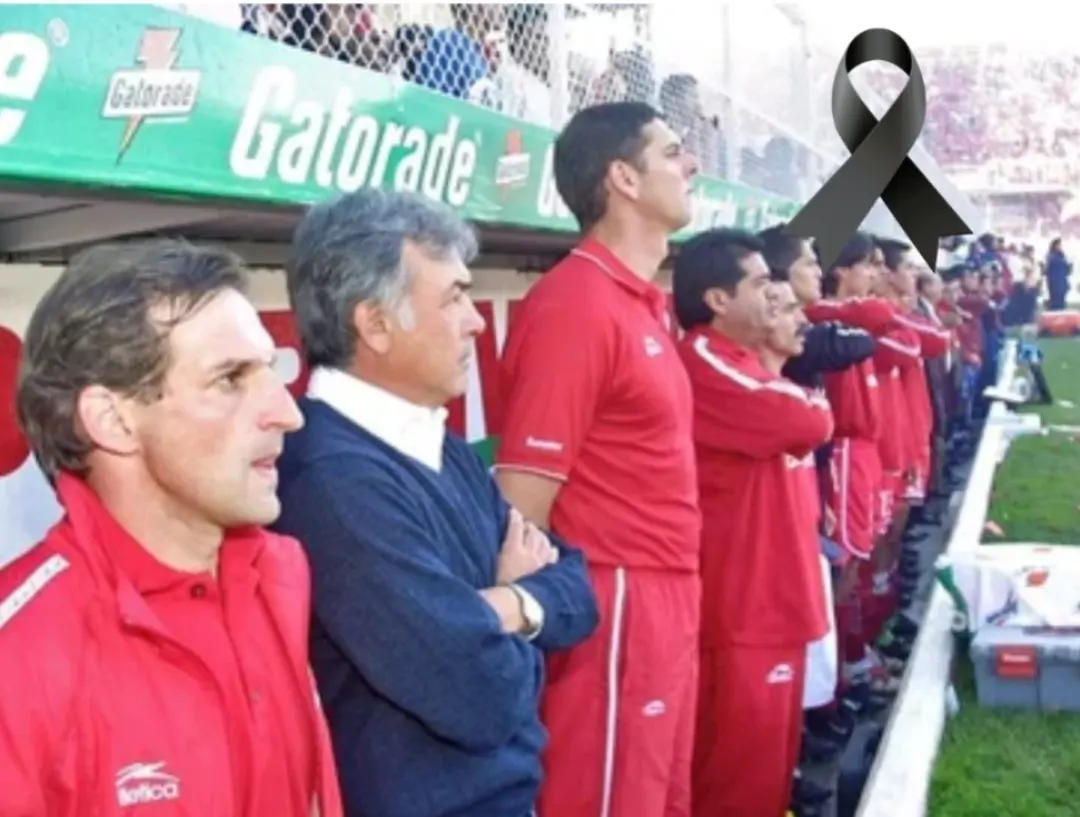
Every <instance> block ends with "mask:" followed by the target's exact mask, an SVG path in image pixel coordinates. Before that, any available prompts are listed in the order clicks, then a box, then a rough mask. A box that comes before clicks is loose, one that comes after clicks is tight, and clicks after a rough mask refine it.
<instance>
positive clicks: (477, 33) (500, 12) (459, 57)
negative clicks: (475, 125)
mask: <svg viewBox="0 0 1080 817" xmlns="http://www.w3.org/2000/svg"><path fill="white" fill-rule="evenodd" d="M450 11H451V12H452V13H453V15H454V28H444V29H441V30H439V31H436V32H435V33H434V34H433V35H432V36H431V37H429V38H428V40H427V46H426V48H425V49H424V53H423V54H421V55H420V58H419V61H418V63H417V66H416V81H417V83H419V84H420V85H423V86H424V87H426V88H430V89H431V90H433V91H438V92H440V93H443V94H447V95H448V96H454V97H458V98H460V99H468V98H469V96H470V94H472V93H474V90H475V89H477V87H478V84H479V83H480V82H481V81H482V80H484V79H486V78H487V77H488V76H489V74H491V73H492V71H493V70H494V69H495V68H497V58H498V52H497V50H495V48H494V46H495V45H496V43H497V42H499V41H501V40H502V38H503V36H504V33H505V30H506V7H505V6H500V5H497V4H482V3H451V4H450ZM493 63H494V64H493Z"/></svg>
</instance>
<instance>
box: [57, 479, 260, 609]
mask: <svg viewBox="0 0 1080 817" xmlns="http://www.w3.org/2000/svg"><path fill="white" fill-rule="evenodd" d="M56 492H57V496H58V498H59V500H60V504H61V505H62V506H63V507H64V510H65V511H66V512H67V520H68V524H69V526H70V528H71V531H72V533H73V538H74V541H75V543H76V546H77V547H78V548H79V550H80V551H81V552H82V553H83V554H84V556H86V557H87V558H88V559H89V560H90V561H91V562H92V563H93V564H95V565H97V566H98V567H99V568H100V569H102V570H103V572H104V574H105V575H106V576H107V577H108V579H109V581H110V583H111V584H112V585H113V586H114V587H115V588H116V592H117V601H118V603H119V605H120V612H121V615H122V616H123V617H124V618H125V620H130V621H132V622H134V623H140V624H143V625H144V626H150V627H151V628H153V629H158V628H159V626H160V625H158V624H157V621H156V617H155V616H153V614H152V613H151V611H150V609H149V607H148V606H147V604H146V601H145V598H146V597H147V596H149V595H153V594H155V593H163V592H167V591H169V590H171V589H175V588H176V587H178V586H180V585H183V584H185V583H188V582H191V581H192V579H193V578H195V577H196V575H197V574H190V573H185V572H183V571H180V570H176V569H174V568H171V567H169V566H168V565H165V564H162V563H161V562H160V561H158V560H157V559H155V558H154V556H153V555H151V554H150V552H149V551H147V550H146V548H145V547H143V545H141V544H140V543H139V542H138V541H136V540H135V538H134V537H133V536H132V535H131V534H130V533H129V532H128V531H127V530H126V529H124V527H123V526H122V525H121V524H120V523H119V522H118V521H117V520H116V519H115V517H113V515H112V514H111V513H109V511H108V509H106V508H105V506H104V504H103V503H102V502H101V499H100V498H99V497H98V495H97V494H96V493H94V491H93V489H92V488H91V487H90V486H89V485H87V484H86V482H85V481H84V480H82V479H80V478H79V477H77V476H75V475H73V474H69V473H62V474H60V476H59V477H58V479H57V482H56ZM266 535H267V534H266V533H265V532H264V531H263V530H262V529H261V528H258V527H254V526H252V527H242V528H236V529H234V530H230V531H228V532H226V534H225V538H224V540H223V541H222V544H221V557H220V558H221V563H220V565H219V575H221V574H223V573H224V572H226V571H227V572H228V573H229V575H230V576H231V577H235V578H236V579H237V580H238V581H244V582H257V581H258V578H259V570H258V568H259V566H260V564H259V563H260V561H261V559H260V557H261V556H262V553H263V549H264V546H265V544H266Z"/></svg>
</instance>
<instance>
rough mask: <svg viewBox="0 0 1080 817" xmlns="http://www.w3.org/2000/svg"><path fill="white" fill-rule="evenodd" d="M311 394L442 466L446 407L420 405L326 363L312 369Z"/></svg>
mask: <svg viewBox="0 0 1080 817" xmlns="http://www.w3.org/2000/svg"><path fill="white" fill-rule="evenodd" d="M307 396H308V397H310V398H311V399H313V400H321V401H322V402H324V403H326V404H327V405H328V406H330V408H332V409H334V410H335V411H337V412H338V413H339V414H342V415H344V416H345V417H347V418H349V419H350V420H352V422H354V423H356V424H357V425H358V426H360V427H361V428H363V429H365V430H366V431H368V432H369V433H371V434H374V435H375V436H376V437H378V438H379V439H380V440H382V441H383V442H384V443H386V444H387V445H389V446H390V447H391V448H393V449H394V450H396V451H398V452H400V453H402V454H404V455H405V456H406V457H411V458H412V459H414V460H416V461H417V462H420V463H422V464H423V465H426V466H427V467H428V468H430V469H431V470H433V471H441V470H442V452H443V440H444V439H445V437H446V409H445V408H437V409H431V408H427V407H425V406H418V405H416V404H415V403H410V402H409V401H408V400H405V399H403V398H401V397H398V396H397V395H396V394H391V393H390V392H388V391H386V390H385V389H381V388H379V387H378V386H373V385H371V384H370V383H366V382H365V381H363V380H361V379H360V378H358V377H355V376H353V375H351V374H349V373H347V372H343V371H340V370H339V369H329V368H326V367H324V366H319V367H316V368H315V370H314V371H313V372H312V373H311V380H310V381H308V389H307Z"/></svg>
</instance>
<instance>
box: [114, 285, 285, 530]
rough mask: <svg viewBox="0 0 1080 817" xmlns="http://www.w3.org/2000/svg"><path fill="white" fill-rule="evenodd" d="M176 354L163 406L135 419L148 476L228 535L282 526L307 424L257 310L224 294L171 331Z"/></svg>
mask: <svg viewBox="0 0 1080 817" xmlns="http://www.w3.org/2000/svg"><path fill="white" fill-rule="evenodd" d="M152 315H154V317H155V318H156V319H158V320H161V319H167V318H168V315H167V314H165V313H164V312H163V311H162V310H160V309H159V310H157V313H156V315H155V314H154V313H153V312H152ZM168 348H169V352H168V354H169V368H168V370H167V372H166V374H165V379H164V382H163V384H162V396H161V398H160V399H158V400H156V401H154V402H152V403H149V404H137V405H136V406H135V408H134V410H133V411H134V417H135V425H136V428H135V429H134V430H133V432H134V434H135V435H136V436H137V437H138V442H139V445H138V452H137V455H136V456H138V457H140V458H141V460H142V464H143V468H144V470H145V471H146V473H147V475H148V476H149V478H150V479H151V480H152V481H153V482H155V483H156V484H157V486H159V488H160V489H161V490H162V491H163V493H164V494H165V495H166V497H167V498H168V499H169V500H170V501H171V503H172V504H173V505H174V506H175V508H176V509H177V511H178V512H179V513H180V514H181V515H187V516H190V517H192V518H193V519H197V520H200V521H201V522H203V523H205V522H209V523H212V524H214V525H217V526H220V527H223V528H229V527H235V526H241V525H250V524H258V525H266V524H269V523H270V522H273V521H274V520H275V519H276V518H277V516H278V513H279V512H280V505H279V503H278V499H277V493H276V491H277V468H276V460H277V457H278V455H279V454H280V453H281V449H282V445H283V442H284V436H285V434H286V432H288V431H293V430H295V429H297V428H299V427H300V426H301V425H302V419H301V416H300V412H299V410H298V409H297V407H296V404H295V403H294V402H293V399H292V397H291V396H290V395H289V393H288V391H287V390H286V388H285V385H284V384H283V383H282V382H281V379H280V378H279V376H278V375H277V373H276V372H275V371H274V369H273V363H274V352H275V347H274V342H273V341H272V340H271V338H270V335H269V334H268V333H267V332H266V330H265V329H264V328H263V326H262V324H261V323H260V321H259V317H258V314H257V312H256V311H255V307H254V306H253V305H252V304H251V302H250V301H249V300H248V299H247V298H245V297H244V296H243V295H242V294H240V293H239V292H237V291H235V290H231V289H230V290H225V291H223V292H221V293H219V294H217V295H215V296H214V297H213V298H211V299H210V300H209V301H208V302H207V303H206V304H205V305H203V306H202V307H201V308H200V309H198V310H197V311H196V312H195V313H193V314H192V315H190V316H189V317H188V318H187V319H185V320H183V321H181V322H180V323H178V324H176V325H175V326H174V327H173V328H172V329H171V331H170V332H169V338H168Z"/></svg>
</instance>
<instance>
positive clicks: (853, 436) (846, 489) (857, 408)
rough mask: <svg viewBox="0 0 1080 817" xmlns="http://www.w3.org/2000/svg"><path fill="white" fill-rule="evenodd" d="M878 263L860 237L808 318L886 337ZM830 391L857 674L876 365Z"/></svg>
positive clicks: (836, 534) (841, 612)
mask: <svg viewBox="0 0 1080 817" xmlns="http://www.w3.org/2000/svg"><path fill="white" fill-rule="evenodd" d="M880 264H881V251H880V249H879V248H878V247H877V246H876V244H875V242H874V239H873V238H872V237H871V236H869V235H867V234H865V233H856V235H854V236H853V237H852V238H851V240H850V241H849V242H848V243H847V245H846V246H845V247H844V248H843V250H842V251H841V253H840V257H839V258H838V259H837V261H836V263H835V264H834V265H833V266H832V268H831V269H829V270H827V271H826V272H825V275H824V278H823V281H822V283H823V289H824V291H825V293H826V297H825V298H824V299H822V300H821V301H818V302H817V303H814V304H811V305H809V306H808V307H807V308H806V315H807V317H808V318H809V319H810V320H811V321H813V322H815V323H817V322H823V321H829V320H833V321H839V322H841V323H844V324H847V325H849V326H855V327H857V328H860V329H864V330H865V331H867V332H869V333H870V334H872V335H873V336H874V337H875V338H881V337H882V336H884V335H887V334H888V333H889V332H890V331H891V330H892V329H893V328H894V326H895V320H894V319H895V317H896V309H895V307H894V306H893V305H892V304H890V303H889V302H888V301H886V300H885V299H883V298H872V297H868V296H869V294H870V293H871V292H872V291H873V288H874V285H875V281H876V278H877V275H878V267H879V266H880ZM825 390H826V394H827V395H828V398H829V403H830V405H831V406H832V410H833V416H834V419H835V423H836V429H835V432H834V434H833V453H832V458H831V462H830V467H829V482H830V485H829V492H828V496H829V509H830V511H831V515H832V517H833V519H834V520H835V522H834V526H835V529H834V530H833V531H832V534H833V539H834V540H835V541H836V542H837V543H838V544H839V545H840V546H841V547H842V548H843V549H844V550H845V551H846V552H847V554H848V555H849V557H851V561H849V562H848V563H847V564H846V565H845V566H844V569H843V574H842V577H841V580H840V581H839V583H838V585H837V588H836V601H837V611H836V612H837V618H836V629H837V636H838V641H839V650H840V659H841V661H842V662H843V663H844V665H845V668H846V670H847V674H848V676H851V675H852V673H853V672H855V671H856V670H857V669H859V668H861V667H862V665H863V662H864V658H865V654H866V646H867V644H868V643H869V642H868V637H867V635H866V633H864V628H863V624H862V607H861V603H860V597H861V593H860V576H865V575H866V574H867V572H868V568H867V567H865V566H862V567H860V565H859V562H865V561H867V560H869V559H870V556H871V554H872V552H873V549H874V545H875V544H876V542H877V541H878V539H879V531H880V523H879V516H880V514H881V497H882V493H881V492H882V484H883V479H884V477H883V474H882V467H881V455H880V453H879V450H878V449H879V442H880V439H881V406H880V399H881V398H880V395H879V393H878V392H879V382H878V378H877V373H876V371H875V368H874V363H873V361H872V360H867V361H864V362H863V363H861V364H859V365H857V366H852V367H851V368H849V369H845V370H844V371H842V372H836V373H832V374H828V375H826V376H825ZM863 589H865V588H863ZM882 682H883V683H885V681H882ZM875 683H876V682H875Z"/></svg>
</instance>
